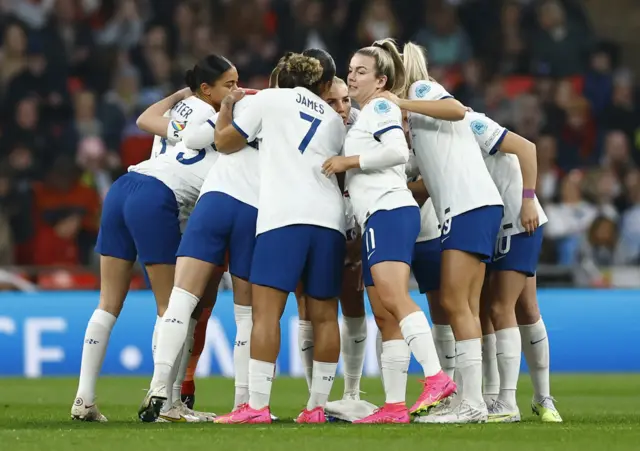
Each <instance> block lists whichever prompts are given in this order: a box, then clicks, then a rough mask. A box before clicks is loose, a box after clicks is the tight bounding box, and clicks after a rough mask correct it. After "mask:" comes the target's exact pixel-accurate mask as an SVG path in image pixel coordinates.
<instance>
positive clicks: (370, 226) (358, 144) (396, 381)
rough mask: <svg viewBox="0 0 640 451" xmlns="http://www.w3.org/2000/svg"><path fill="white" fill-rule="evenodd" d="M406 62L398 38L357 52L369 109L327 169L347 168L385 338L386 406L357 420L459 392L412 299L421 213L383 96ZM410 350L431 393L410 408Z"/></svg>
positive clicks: (357, 74) (355, 71) (403, 145)
mask: <svg viewBox="0 0 640 451" xmlns="http://www.w3.org/2000/svg"><path fill="white" fill-rule="evenodd" d="M404 80H405V75H404V68H403V64H402V58H401V56H400V54H399V53H398V49H397V48H396V46H395V43H394V42H393V41H392V40H383V41H378V42H375V43H374V44H373V45H372V46H370V47H365V48H362V49H360V50H358V51H357V52H356V54H355V55H354V56H353V58H352V59H351V62H350V65H349V79H348V83H349V94H350V96H351V97H352V98H353V99H354V100H356V101H357V102H358V104H359V105H360V106H361V108H362V110H361V112H360V116H359V117H358V120H357V121H356V123H355V124H354V125H353V127H351V129H350V130H349V133H348V134H347V138H346V140H345V145H344V153H345V156H343V157H333V158H331V159H329V160H328V161H327V162H326V163H325V164H324V166H323V167H324V170H325V173H326V174H328V175H331V174H334V173H340V172H345V171H347V175H346V187H347V190H348V191H349V196H350V198H351V202H352V205H353V208H354V211H355V214H356V218H357V220H358V223H359V224H361V226H362V227H363V228H364V230H363V233H362V236H363V246H362V254H363V257H362V262H363V277H364V282H365V286H366V287H367V294H368V296H369V300H370V302H371V306H372V309H373V312H374V315H375V316H376V321H377V323H378V327H379V328H380V331H381V334H382V340H383V343H382V347H383V349H382V355H381V361H382V373H383V382H384V388H385V394H386V402H385V405H384V406H383V407H382V408H380V409H379V410H377V411H376V412H374V413H373V414H372V415H370V416H368V417H365V418H364V419H362V420H358V421H357V422H358V423H369V424H373V423H408V422H409V413H410V412H411V413H418V412H420V411H422V410H424V409H427V408H428V407H430V406H432V405H435V404H437V403H438V402H440V401H441V400H442V399H444V398H446V397H448V396H449V395H451V394H452V393H453V392H454V391H455V384H454V382H453V381H452V380H451V378H449V377H448V376H447V375H446V374H445V373H444V372H443V371H442V369H441V367H440V364H439V362H438V356H437V353H436V349H435V346H434V344H433V338H432V336H431V328H430V327H429V323H428V321H427V317H426V315H425V314H424V312H422V310H420V308H419V307H418V305H417V304H416V303H415V302H414V301H413V300H412V299H411V297H410V296H409V274H410V266H409V265H410V264H411V257H412V254H413V246H414V243H415V241H416V238H417V237H418V234H419V232H420V210H419V209H418V206H417V204H416V201H415V200H414V199H413V196H412V195H411V192H410V191H409V189H408V188H407V178H406V175H405V164H406V163H407V161H408V159H409V148H408V145H407V141H406V138H405V134H404V131H403V128H402V113H401V111H400V109H399V108H398V107H397V106H395V105H393V104H392V103H391V102H389V101H388V100H385V99H381V98H380V94H381V93H383V92H388V91H393V92H397V93H402V92H403V91H404ZM410 352H412V353H413V355H414V356H415V357H416V360H417V361H418V362H419V363H420V364H421V365H422V368H423V371H424V375H425V381H424V389H423V392H422V394H421V395H420V397H419V398H418V400H417V401H416V403H415V404H414V405H413V406H412V407H411V409H410V411H409V410H408V409H407V407H406V404H405V395H406V377H407V376H406V372H407V369H408V365H409V357H410Z"/></svg>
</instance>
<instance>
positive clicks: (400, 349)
mask: <svg viewBox="0 0 640 451" xmlns="http://www.w3.org/2000/svg"><path fill="white" fill-rule="evenodd" d="M380 360H381V364H382V383H383V385H384V392H385V402H386V403H388V404H394V403H399V402H402V403H404V402H405V399H406V394H407V372H408V371H409V362H410V361H411V350H410V349H409V346H407V343H405V341H404V340H389V341H385V342H383V343H382V355H381V356H380Z"/></svg>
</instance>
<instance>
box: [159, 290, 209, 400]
mask: <svg viewBox="0 0 640 451" xmlns="http://www.w3.org/2000/svg"><path fill="white" fill-rule="evenodd" d="M198 302H200V300H199V299H198V298H197V297H196V296H194V295H192V294H191V293H189V292H188V291H185V290H183V289H182V288H178V287H173V290H172V291H171V297H170V298H169V307H168V308H167V311H166V312H165V313H164V316H163V317H162V324H161V325H160V330H159V333H158V347H157V349H156V359H155V362H154V366H153V378H152V379H151V388H156V387H159V386H161V385H167V386H172V385H173V381H172V380H171V368H172V367H173V366H174V364H175V363H176V361H177V358H178V354H180V351H181V350H182V348H183V346H184V342H185V340H186V338H187V331H188V329H189V322H190V320H191V314H192V313H193V311H194V310H195V308H196V306H197V305H198Z"/></svg>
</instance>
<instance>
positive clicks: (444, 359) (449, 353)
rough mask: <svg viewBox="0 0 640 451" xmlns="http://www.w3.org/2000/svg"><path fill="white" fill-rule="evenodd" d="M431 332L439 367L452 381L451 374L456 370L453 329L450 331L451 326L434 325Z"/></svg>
mask: <svg viewBox="0 0 640 451" xmlns="http://www.w3.org/2000/svg"><path fill="white" fill-rule="evenodd" d="M431 331H432V333H433V343H434V344H435V345H436V351H437V352H438V359H439V360H440V366H442V370H443V371H444V372H445V373H447V375H448V376H449V377H450V378H452V379H453V373H454V372H455V370H456V337H454V335H453V329H451V326H443V325H440V324H434V325H433V329H431Z"/></svg>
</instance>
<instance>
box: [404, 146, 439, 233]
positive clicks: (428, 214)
mask: <svg viewBox="0 0 640 451" xmlns="http://www.w3.org/2000/svg"><path fill="white" fill-rule="evenodd" d="M412 152H413V151H412ZM405 173H406V174H407V179H408V181H410V182H417V181H420V182H422V183H424V181H423V180H422V177H421V175H420V168H419V167H418V161H417V159H416V156H415V155H413V153H411V154H410V155H409V161H407V164H406V166H405ZM439 237H440V224H438V216H436V210H435V209H434V208H433V201H432V200H431V198H428V199H427V200H426V202H425V203H424V204H422V207H420V234H419V235H418V239H417V240H416V243H420V242H422V241H429V240H434V239H436V238H439Z"/></svg>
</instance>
